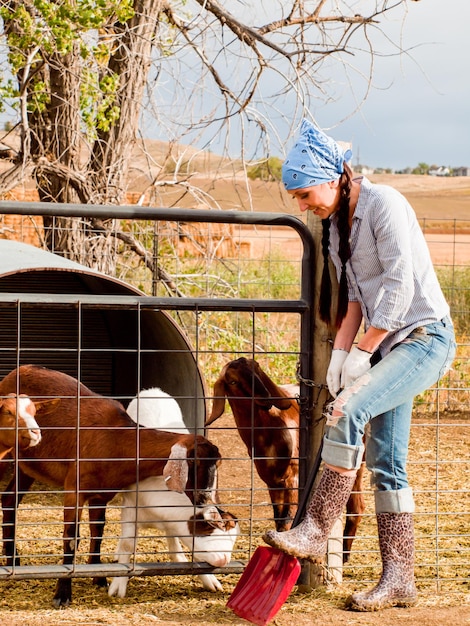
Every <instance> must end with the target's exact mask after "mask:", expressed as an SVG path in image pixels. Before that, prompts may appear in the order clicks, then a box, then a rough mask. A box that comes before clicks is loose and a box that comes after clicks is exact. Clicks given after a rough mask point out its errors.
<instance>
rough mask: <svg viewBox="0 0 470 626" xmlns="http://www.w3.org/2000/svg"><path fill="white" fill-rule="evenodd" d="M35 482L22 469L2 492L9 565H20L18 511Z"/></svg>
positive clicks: (4, 549) (5, 541)
mask: <svg viewBox="0 0 470 626" xmlns="http://www.w3.org/2000/svg"><path fill="white" fill-rule="evenodd" d="M33 483H34V478H31V476H28V475H27V474H25V473H24V472H22V471H21V470H20V469H18V470H17V473H14V474H13V478H12V479H11V480H10V482H9V483H8V486H7V488H6V490H5V491H4V492H3V494H2V511H3V524H2V534H3V554H4V555H5V556H6V557H7V565H9V566H12V565H13V563H14V564H15V565H20V558H19V556H18V555H17V551H16V542H15V535H16V511H17V508H18V507H19V505H20V502H21V500H22V499H23V496H24V495H25V493H27V492H28V491H29V489H30V487H31V485H32V484H33Z"/></svg>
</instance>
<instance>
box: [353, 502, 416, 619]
mask: <svg viewBox="0 0 470 626" xmlns="http://www.w3.org/2000/svg"><path fill="white" fill-rule="evenodd" d="M377 527H378V533H379V545H380V554H381V556H382V576H381V577H380V580H379V582H378V583H377V585H376V586H375V587H374V588H373V589H371V590H370V591H364V592H358V593H354V594H353V595H352V596H350V597H349V598H348V599H347V600H346V608H349V609H352V610H353V611H379V610H380V609H385V608H387V607H391V606H405V607H406V606H413V605H414V604H416V598H417V591H416V586H415V577H414V562H415V548H414V529H413V515H412V513H378V514H377Z"/></svg>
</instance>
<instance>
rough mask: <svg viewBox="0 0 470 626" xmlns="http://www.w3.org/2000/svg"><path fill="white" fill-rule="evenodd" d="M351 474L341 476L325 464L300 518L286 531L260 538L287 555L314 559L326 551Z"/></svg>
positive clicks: (344, 502) (348, 486)
mask: <svg viewBox="0 0 470 626" xmlns="http://www.w3.org/2000/svg"><path fill="white" fill-rule="evenodd" d="M354 481H355V476H345V475H344V474H340V473H338V472H335V471H333V470H331V469H330V468H329V467H325V469H324V470H323V473H322V476H321V478H320V482H319V483H318V487H317V488H316V489H315V491H314V492H313V496H312V498H311V500H310V502H309V504H308V506H307V510H306V512H305V517H304V519H303V520H302V521H301V522H300V524H298V525H297V526H295V527H294V528H291V529H290V530H286V531H284V532H277V531H275V530H269V531H268V532H267V533H265V535H264V536H263V540H264V541H265V542H266V543H267V544H269V545H270V546H273V547H274V548H278V549H279V550H282V551H283V552H286V553H287V554H290V555H292V556H296V557H298V558H299V559H307V560H309V561H312V562H315V561H317V560H318V558H319V557H322V556H323V555H324V554H325V552H326V547H327V541H328V535H329V534H330V531H331V529H332V527H333V524H334V523H335V521H336V520H337V519H338V518H339V517H340V516H341V513H342V511H343V509H344V506H345V505H346V502H347V500H348V498H349V495H350V493H351V490H352V488H353V485H354Z"/></svg>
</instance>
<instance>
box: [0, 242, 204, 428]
mask: <svg viewBox="0 0 470 626" xmlns="http://www.w3.org/2000/svg"><path fill="white" fill-rule="evenodd" d="M2 294H3V298H2ZM6 294H8V298H7V297H6ZM12 294H18V298H17V299H16V300H15V298H12ZM21 294H47V295H48V297H47V298H46V299H44V297H42V299H41V302H38V301H37V300H38V298H36V302H35V301H34V297H31V301H30V302H29V301H28V300H27V297H25V296H22V295H21ZM66 294H69V295H70V294H72V295H74V296H75V297H74V298H72V299H71V298H66V300H68V302H66V303H64V302H63V301H61V296H64V295H66ZM90 295H94V296H100V297H99V298H97V303H93V305H91V304H90V303H86V302H85V300H86V296H90ZM129 295H132V296H139V298H138V300H139V301H140V299H141V298H142V302H144V301H145V298H146V296H145V294H143V293H142V292H141V291H139V290H138V289H137V288H135V287H133V286H131V285H129V284H127V283H125V282H123V281H120V280H117V279H115V278H111V277H109V276H106V275H104V274H101V273H99V272H97V271H94V270H91V269H89V268H87V267H85V266H82V265H80V264H78V263H75V262H73V261H70V260H68V259H65V258H63V257H61V256H58V255H56V254H53V253H51V252H47V251H45V250H41V249H39V248H36V247H34V246H30V245H26V244H23V243H19V242H16V241H9V240H0V377H1V378H3V376H5V374H7V373H8V372H10V371H11V370H13V369H14V368H15V367H17V366H18V365H23V364H28V363H32V364H36V365H42V366H44V367H47V368H50V369H56V370H60V371H62V372H65V373H67V374H70V375H71V376H74V377H76V378H79V379H80V380H81V381H82V382H83V383H84V384H85V385H87V386H88V387H90V389H92V390H93V391H95V392H97V393H99V394H102V395H105V396H110V397H114V398H116V399H119V400H121V401H122V402H123V404H124V405H125V406H127V403H128V401H129V399H130V398H132V397H133V396H135V394H136V393H137V392H138V390H139V389H146V388H149V387H154V386H156V387H161V388H162V389H163V390H164V391H166V392H167V393H169V394H171V395H173V396H174V397H175V398H176V399H177V401H178V403H179V404H180V406H181V409H182V411H183V415H184V418H185V421H186V425H187V426H188V427H189V428H190V429H194V428H196V429H197V430H198V431H199V430H201V432H202V429H203V425H204V420H205V414H206V407H205V397H206V393H205V383H204V378H203V375H202V373H201V372H200V370H199V367H198V364H197V362H196V360H195V357H194V351H193V350H192V348H191V345H190V342H189V340H188V338H187V337H186V336H185V334H184V333H183V331H182V329H181V328H179V327H178V325H177V324H176V322H175V321H174V320H173V319H172V318H171V317H170V315H169V314H168V313H167V312H166V311H162V310H156V309H155V308H152V309H145V308H144V309H141V308H140V307H139V306H138V304H136V305H128V306H126V305H123V306H116V305H115V304H110V303H108V301H107V300H113V301H114V302H115V300H116V298H115V297H114V298H113V296H129ZM80 296H84V297H83V298H80ZM62 300H64V298H62Z"/></svg>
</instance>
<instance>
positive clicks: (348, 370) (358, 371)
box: [341, 347, 372, 389]
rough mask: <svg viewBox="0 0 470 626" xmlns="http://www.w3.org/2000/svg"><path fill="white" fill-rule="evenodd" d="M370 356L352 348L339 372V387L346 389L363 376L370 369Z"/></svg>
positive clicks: (368, 353) (363, 351)
mask: <svg viewBox="0 0 470 626" xmlns="http://www.w3.org/2000/svg"><path fill="white" fill-rule="evenodd" d="M371 356H372V354H371V353H370V352H366V351H365V350H361V349H360V348H356V347H354V348H353V349H352V350H351V352H350V353H349V354H348V357H347V359H346V360H345V361H344V363H343V369H342V370H341V387H342V388H343V389H346V387H349V386H350V385H352V384H353V382H354V381H355V380H356V379H357V378H359V377H360V376H362V375H363V374H365V373H366V372H367V371H368V370H369V369H370V358H371Z"/></svg>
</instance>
